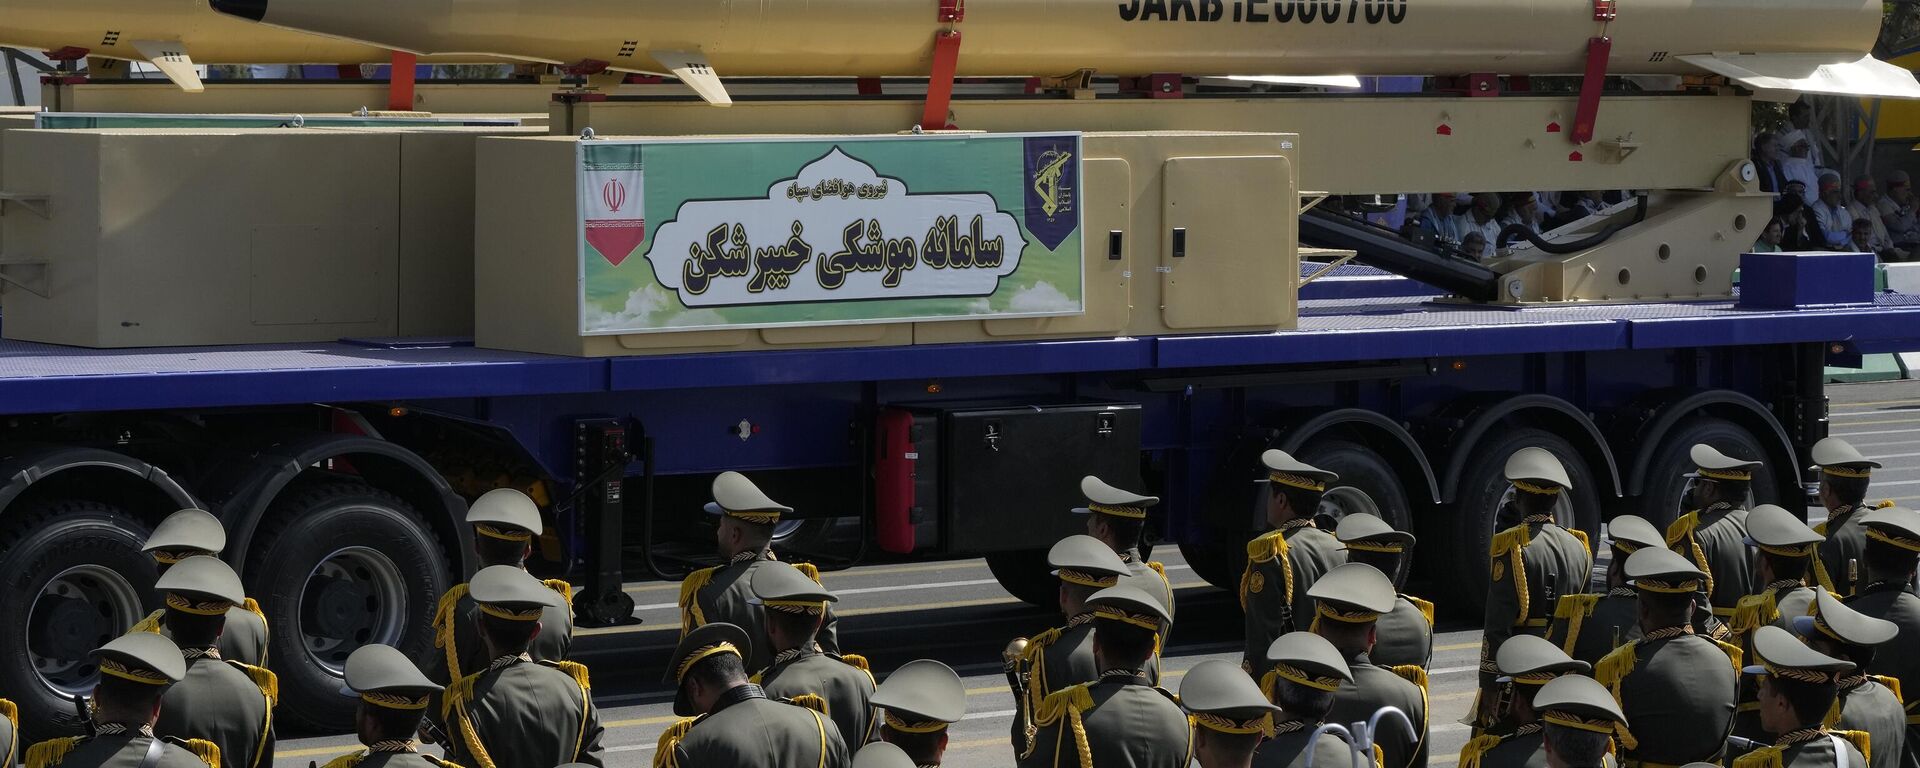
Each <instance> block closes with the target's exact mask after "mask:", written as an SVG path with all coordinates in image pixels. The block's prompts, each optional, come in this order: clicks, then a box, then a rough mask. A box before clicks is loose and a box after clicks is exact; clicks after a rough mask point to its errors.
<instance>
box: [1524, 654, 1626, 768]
mask: <svg viewBox="0 0 1920 768" xmlns="http://www.w3.org/2000/svg"><path fill="white" fill-rule="evenodd" d="M1533 704H1534V706H1535V707H1537V708H1538V709H1539V711H1540V722H1541V723H1543V724H1544V725H1545V730H1544V731H1543V732H1542V733H1541V736H1542V745H1543V746H1544V748H1545V757H1546V763H1545V764H1546V766H1548V768H1601V766H1604V765H1608V762H1607V760H1606V755H1607V752H1608V751H1609V749H1608V748H1609V746H1610V742H1613V741H1616V740H1617V741H1619V742H1620V744H1621V746H1622V747H1623V748H1626V749H1631V748H1632V746H1633V744H1634V738H1633V734H1632V733H1630V732H1628V730H1627V717H1626V715H1625V714H1622V713H1621V712H1620V705H1619V703H1618V702H1615V701H1614V700H1613V696H1612V695H1610V694H1609V693H1608V692H1607V689H1606V687H1605V686H1603V685H1601V684H1599V683H1597V682H1594V681H1593V679H1592V678H1588V677H1582V676H1580V675H1563V676H1561V677H1558V678H1555V679H1554V680H1553V682H1550V683H1547V684H1546V685H1544V686H1541V688H1540V692H1539V693H1538V694H1536V695H1535V696H1534V699H1533Z"/></svg>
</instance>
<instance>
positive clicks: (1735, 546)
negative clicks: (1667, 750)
mask: <svg viewBox="0 0 1920 768" xmlns="http://www.w3.org/2000/svg"><path fill="white" fill-rule="evenodd" d="M1690 456H1691V457H1692V459H1693V463H1694V466H1695V467H1697V469H1696V470H1695V471H1694V472H1692V473H1690V474H1688V475H1687V477H1689V478H1691V479H1692V481H1693V483H1692V491H1690V492H1689V493H1688V496H1687V500H1688V501H1687V506H1689V507H1692V508H1693V511H1691V512H1688V513H1686V514H1684V515H1681V516H1680V519H1678V520H1675V521H1673V524H1672V525H1669V526H1667V546H1668V547H1671V548H1672V549H1673V551H1675V552H1678V553H1680V554H1681V555H1683V556H1685V557H1686V558H1687V559H1690V560H1692V561H1693V563H1694V565H1698V566H1700V570H1702V571H1704V572H1706V574H1707V578H1706V582H1705V583H1704V584H1703V586H1702V589H1704V590H1705V592H1703V593H1702V597H1703V598H1704V599H1705V600H1706V602H1707V605H1706V606H1703V607H1706V608H1708V609H1709V610H1711V611H1712V613H1713V616H1714V618H1716V619H1719V620H1721V621H1726V620H1727V619H1730V618H1733V612H1734V609H1735V608H1736V607H1737V606H1738V605H1739V604H1740V598H1743V597H1746V596H1747V595H1748V594H1749V593H1750V592H1751V591H1752V587H1753V563H1752V561H1751V560H1750V558H1748V556H1747V498H1748V495H1749V493H1750V488H1751V486H1752V484H1753V469H1754V467H1758V466H1760V462H1757V461H1747V460H1745V459H1736V458H1732V457H1729V456H1727V455H1726V454H1724V453H1721V452H1719V451H1717V450H1714V448H1713V446H1710V445H1706V444H1704V443H1702V444H1700V445H1696V446H1694V447H1693V450H1692V452H1691V453H1690ZM1627 714H1628V716H1632V715H1633V713H1632V712H1628V713H1627Z"/></svg>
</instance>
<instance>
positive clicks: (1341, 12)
mask: <svg viewBox="0 0 1920 768" xmlns="http://www.w3.org/2000/svg"><path fill="white" fill-rule="evenodd" d="M1118 8H1119V11H1120V19H1121V20H1122V21H1207V22H1215V21H1233V22H1236V23H1252V24H1263V23H1269V22H1277V23H1280V24H1359V23H1361V22H1365V23H1367V24H1399V23H1400V22H1403V21H1406V20H1407V0H1232V2H1228V0H1126V1H1125V2H1122V3H1120V4H1119V6H1118Z"/></svg>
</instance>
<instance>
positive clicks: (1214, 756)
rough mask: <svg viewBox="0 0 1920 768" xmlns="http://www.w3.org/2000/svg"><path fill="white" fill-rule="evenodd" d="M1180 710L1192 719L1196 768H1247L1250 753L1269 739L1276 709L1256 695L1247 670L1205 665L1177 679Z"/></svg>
mask: <svg viewBox="0 0 1920 768" xmlns="http://www.w3.org/2000/svg"><path fill="white" fill-rule="evenodd" d="M1180 706H1182V707H1184V708H1186V710H1187V714H1188V716H1189V717H1190V718H1192V720H1193V758H1194V759H1195V760H1197V761H1199V763H1200V768H1249V767H1250V766H1252V765H1253V750H1254V748H1256V747H1258V746H1260V742H1261V740H1263V739H1265V738H1267V737H1270V736H1272V735H1273V715H1274V713H1275V712H1279V711H1280V708H1279V707H1276V706H1274V705H1273V702H1270V701H1267V697H1266V696H1263V695H1261V694H1260V686H1257V685H1254V684H1253V678H1250V677H1247V673H1246V670H1243V669H1241V668H1240V667H1239V665H1237V664H1234V663H1232V662H1226V661H1203V662H1200V663H1199V664H1196V665H1194V667H1193V669H1189V670H1187V676H1186V677H1185V678H1184V679H1182V680H1181V681H1180Z"/></svg>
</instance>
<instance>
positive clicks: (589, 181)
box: [580, 153, 647, 267]
mask: <svg viewBox="0 0 1920 768" xmlns="http://www.w3.org/2000/svg"><path fill="white" fill-rule="evenodd" d="M595 159H596V158H594V157H592V156H591V155H589V156H588V161H587V164H586V167H585V168H584V169H582V171H583V172H582V173H581V174H580V216H581V219H582V220H583V223H584V226H585V227H586V235H587V244H588V245H591V246H593V249H594V250H595V251H599V252H600V257H601V258H603V259H606V260H607V263H608V264H612V265H613V266H616V267H617V266H620V262H623V261H626V260H627V257H628V256H631V255H633V252H634V250H635V249H637V248H639V247H640V242H641V241H642V240H645V239H646V238H647V219H646V215H645V207H644V205H643V202H642V201H643V200H644V199H645V196H644V195H643V194H641V191H642V188H643V187H642V184H643V177H644V174H643V173H642V172H641V168H640V158H639V157H638V156H637V153H636V154H635V155H634V156H631V157H628V158H621V159H619V160H617V161H613V162H595ZM609 159H610V160H611V158H609Z"/></svg>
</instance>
